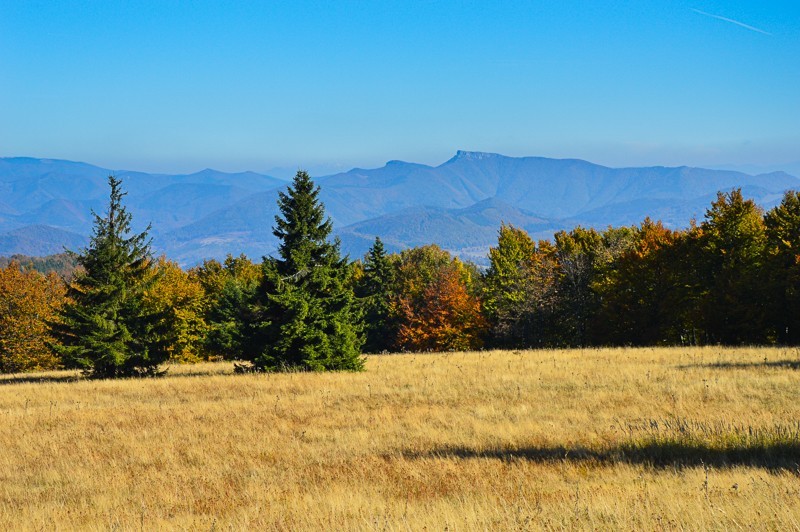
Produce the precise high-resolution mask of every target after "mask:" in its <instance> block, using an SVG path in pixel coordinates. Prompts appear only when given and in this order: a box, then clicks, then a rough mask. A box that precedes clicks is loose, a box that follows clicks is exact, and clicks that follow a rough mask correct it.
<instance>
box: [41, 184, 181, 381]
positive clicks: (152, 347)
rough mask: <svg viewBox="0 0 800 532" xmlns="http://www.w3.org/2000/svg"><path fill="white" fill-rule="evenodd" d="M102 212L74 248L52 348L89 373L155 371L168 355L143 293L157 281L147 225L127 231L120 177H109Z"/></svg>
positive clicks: (158, 318) (161, 320)
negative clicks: (72, 271) (74, 267)
mask: <svg viewBox="0 0 800 532" xmlns="http://www.w3.org/2000/svg"><path fill="white" fill-rule="evenodd" d="M108 184H109V186H110V187H111V195H110V201H109V206H108V211H107V212H106V214H105V216H102V217H101V216H99V215H97V214H96V213H94V212H92V214H93V216H94V228H93V232H92V237H91V240H90V242H89V246H88V247H87V248H86V249H84V250H82V251H81V252H80V253H73V255H74V256H75V257H76V258H77V261H78V264H79V265H80V266H81V269H80V270H79V271H78V273H77V275H76V276H75V279H74V280H73V281H72V282H71V283H70V285H69V288H68V290H67V296H68V298H69V302H68V304H66V305H65V306H64V307H63V309H62V311H61V316H60V318H61V320H60V323H53V324H52V327H53V330H54V333H55V335H56V337H57V339H58V340H59V341H60V345H57V346H56V348H57V349H58V351H59V352H60V354H61V356H62V357H63V359H64V361H65V364H66V365H67V366H69V367H75V368H80V369H82V370H84V372H86V373H87V374H89V375H91V376H93V377H100V378H110V377H129V376H144V375H154V374H157V373H158V366H159V364H161V363H162V362H164V361H166V360H167V359H168V358H169V350H168V345H167V342H166V335H165V334H164V333H163V330H162V328H163V324H164V322H165V320H164V316H162V315H161V314H160V313H159V312H156V311H154V310H152V309H148V306H147V305H145V304H144V302H143V297H144V295H145V293H146V291H147V289H148V288H149V287H150V285H151V284H152V283H153V282H155V280H156V278H157V277H156V276H155V275H153V273H152V272H151V267H152V257H151V254H150V241H149V239H148V236H147V232H148V230H149V227H148V228H147V229H146V230H145V231H143V232H142V233H140V234H135V235H130V225H131V215H130V214H129V213H128V212H127V211H126V209H125V207H124V206H123V205H122V198H123V197H124V196H125V193H124V192H122V189H121V181H120V180H119V179H117V178H116V177H114V176H110V177H109V178H108Z"/></svg>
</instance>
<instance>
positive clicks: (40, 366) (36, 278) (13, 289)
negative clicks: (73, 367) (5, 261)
mask: <svg viewBox="0 0 800 532" xmlns="http://www.w3.org/2000/svg"><path fill="white" fill-rule="evenodd" d="M65 292H66V289H65V286H64V283H63V282H62V281H61V279H60V278H59V277H58V276H56V275H55V274H53V273H51V274H49V275H46V276H45V275H42V274H40V273H38V272H36V271H31V270H27V271H23V270H22V269H21V268H20V265H19V263H16V262H11V263H10V264H9V265H8V266H6V267H5V268H0V372H3V373H11V372H18V371H34V370H45V369H56V368H58V367H60V365H61V361H60V360H59V358H58V355H57V354H56V353H55V352H54V351H53V349H52V347H51V345H52V343H53V341H54V339H53V337H52V335H51V334H50V327H49V322H51V321H54V320H56V319H57V318H56V316H57V314H58V311H59V309H60V308H61V307H62V306H63V305H64V302H65Z"/></svg>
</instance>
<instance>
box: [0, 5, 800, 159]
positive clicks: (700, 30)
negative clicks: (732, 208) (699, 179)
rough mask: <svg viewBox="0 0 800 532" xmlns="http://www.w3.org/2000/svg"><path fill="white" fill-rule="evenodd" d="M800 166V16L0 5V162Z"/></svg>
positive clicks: (766, 9) (796, 10) (703, 8)
mask: <svg viewBox="0 0 800 532" xmlns="http://www.w3.org/2000/svg"><path fill="white" fill-rule="evenodd" d="M457 149H467V150H477V151H493V152H499V153H504V154H507V155H542V156H552V157H577V158H584V159H589V160H592V161H595V162H599V163H603V164H608V165H612V166H623V165H645V164H664V165H680V164H691V165H705V166H720V165H728V164H730V165H754V166H759V167H776V166H778V167H779V166H781V165H783V164H789V163H793V162H797V161H800V2H797V1H780V2H778V1H768V0H767V1H759V2H755V1H750V2H743V1H727V2H723V1H710V0H694V1H683V0H675V1H667V0H636V1H625V0H617V1H613V2H604V1H597V0H595V1H590V0H586V1H577V0H558V1H553V0H549V1H528V2H513V1H504V2H455V1H440V2H415V1H404V2H382V1H377V0H373V1H359V2H355V1H353V2H349V1H341V2H334V1H324V2H323V1H320V2H305V1H289V2H286V1H281V2H268V1H244V0H242V1H238V2H203V1H194V2H178V1H175V0H160V1H151V2H133V1H131V2H121V1H120V2H116V1H114V2H111V1H107V0H105V1H85V2H78V1H75V2H72V1H69V2H68V1H63V2H60V1H55V0H53V1H49V2H37V1H33V0H0V156H20V155H28V156H36V157H52V158H65V159H71V160H82V161H87V162H92V163H95V164H99V165H101V166H105V167H109V168H114V169H123V168H133V169H141V170H148V171H167V172H181V171H194V170H198V169H201V168H205V167H214V168H219V169H223V170H229V171H234V170H244V169H251V170H257V171H266V170H268V169H270V168H272V167H276V166H284V167H289V168H292V167H295V168H296V167H297V166H303V167H308V168H312V169H313V168H320V169H332V168H336V167H341V168H349V167H351V166H365V167H369V166H378V165H381V164H383V162H385V161H386V160H389V159H403V160H409V161H415V162H423V163H428V164H439V163H441V162H443V161H444V160H446V159H447V158H449V157H450V156H451V155H452V154H453V153H454V152H455V150H457Z"/></svg>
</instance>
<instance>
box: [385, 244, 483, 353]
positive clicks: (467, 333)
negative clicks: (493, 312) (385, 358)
mask: <svg viewBox="0 0 800 532" xmlns="http://www.w3.org/2000/svg"><path fill="white" fill-rule="evenodd" d="M397 282H398V285H397V287H398V288H397V295H396V299H395V300H394V302H393V309H394V315H395V316H396V319H397V320H398V322H399V326H398V334H397V347H398V348H401V349H407V350H412V351H425V350H439V351H453V350H466V349H476V348H479V347H480V346H481V345H482V343H483V338H482V335H483V333H484V331H485V329H486V321H485V318H484V316H483V314H482V313H481V305H480V300H479V299H478V297H477V296H476V295H475V294H473V293H472V291H471V288H472V283H473V279H472V273H471V272H470V270H469V269H468V268H467V267H465V265H464V264H463V263H462V262H461V261H460V260H458V259H456V258H452V257H451V256H450V254H449V253H447V252H446V251H444V250H442V249H441V248H439V247H438V246H435V245H430V246H423V247H420V248H413V249H409V250H405V251H403V252H402V253H401V255H400V263H399V265H398V280H397Z"/></svg>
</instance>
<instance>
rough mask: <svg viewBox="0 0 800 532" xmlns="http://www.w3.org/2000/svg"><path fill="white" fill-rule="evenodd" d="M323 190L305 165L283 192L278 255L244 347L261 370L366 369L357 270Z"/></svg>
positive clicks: (267, 266)
mask: <svg viewBox="0 0 800 532" xmlns="http://www.w3.org/2000/svg"><path fill="white" fill-rule="evenodd" d="M318 196H319V187H317V186H316V185H315V184H314V182H313V181H312V180H311V178H310V177H309V175H308V174H307V173H306V172H303V171H298V172H297V175H295V177H294V180H293V181H292V184H291V186H290V187H289V188H288V190H287V191H286V192H281V193H280V194H279V199H278V206H279V208H280V211H281V214H280V215H279V216H276V217H275V223H276V225H275V227H274V228H273V234H274V235H275V236H276V237H278V239H279V240H280V246H279V248H278V257H277V258H275V257H264V262H263V265H262V267H263V279H262V282H261V285H260V286H259V289H258V291H257V294H256V297H255V303H254V305H253V315H254V317H255V318H254V322H253V323H252V326H251V330H250V334H249V337H250V338H249V340H250V341H249V342H248V345H247V346H246V348H247V352H246V353H245V357H246V358H247V359H249V360H250V361H251V362H252V365H253V366H252V367H253V369H255V370H258V371H274V370H284V369H302V370H313V371H322V370H361V369H363V359H362V357H361V354H360V348H361V344H362V339H361V336H360V331H359V328H360V326H359V323H358V312H357V311H356V308H355V306H354V304H353V291H352V287H351V286H350V283H349V282H348V281H349V278H348V276H349V275H350V274H351V273H350V272H351V268H349V267H348V263H347V258H342V257H341V256H340V252H339V241H338V239H337V240H335V241H333V242H330V241H329V237H330V235H331V230H332V223H331V220H330V218H327V217H326V216H325V208H324V205H323V204H322V203H321V202H320V201H319V197H318Z"/></svg>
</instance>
